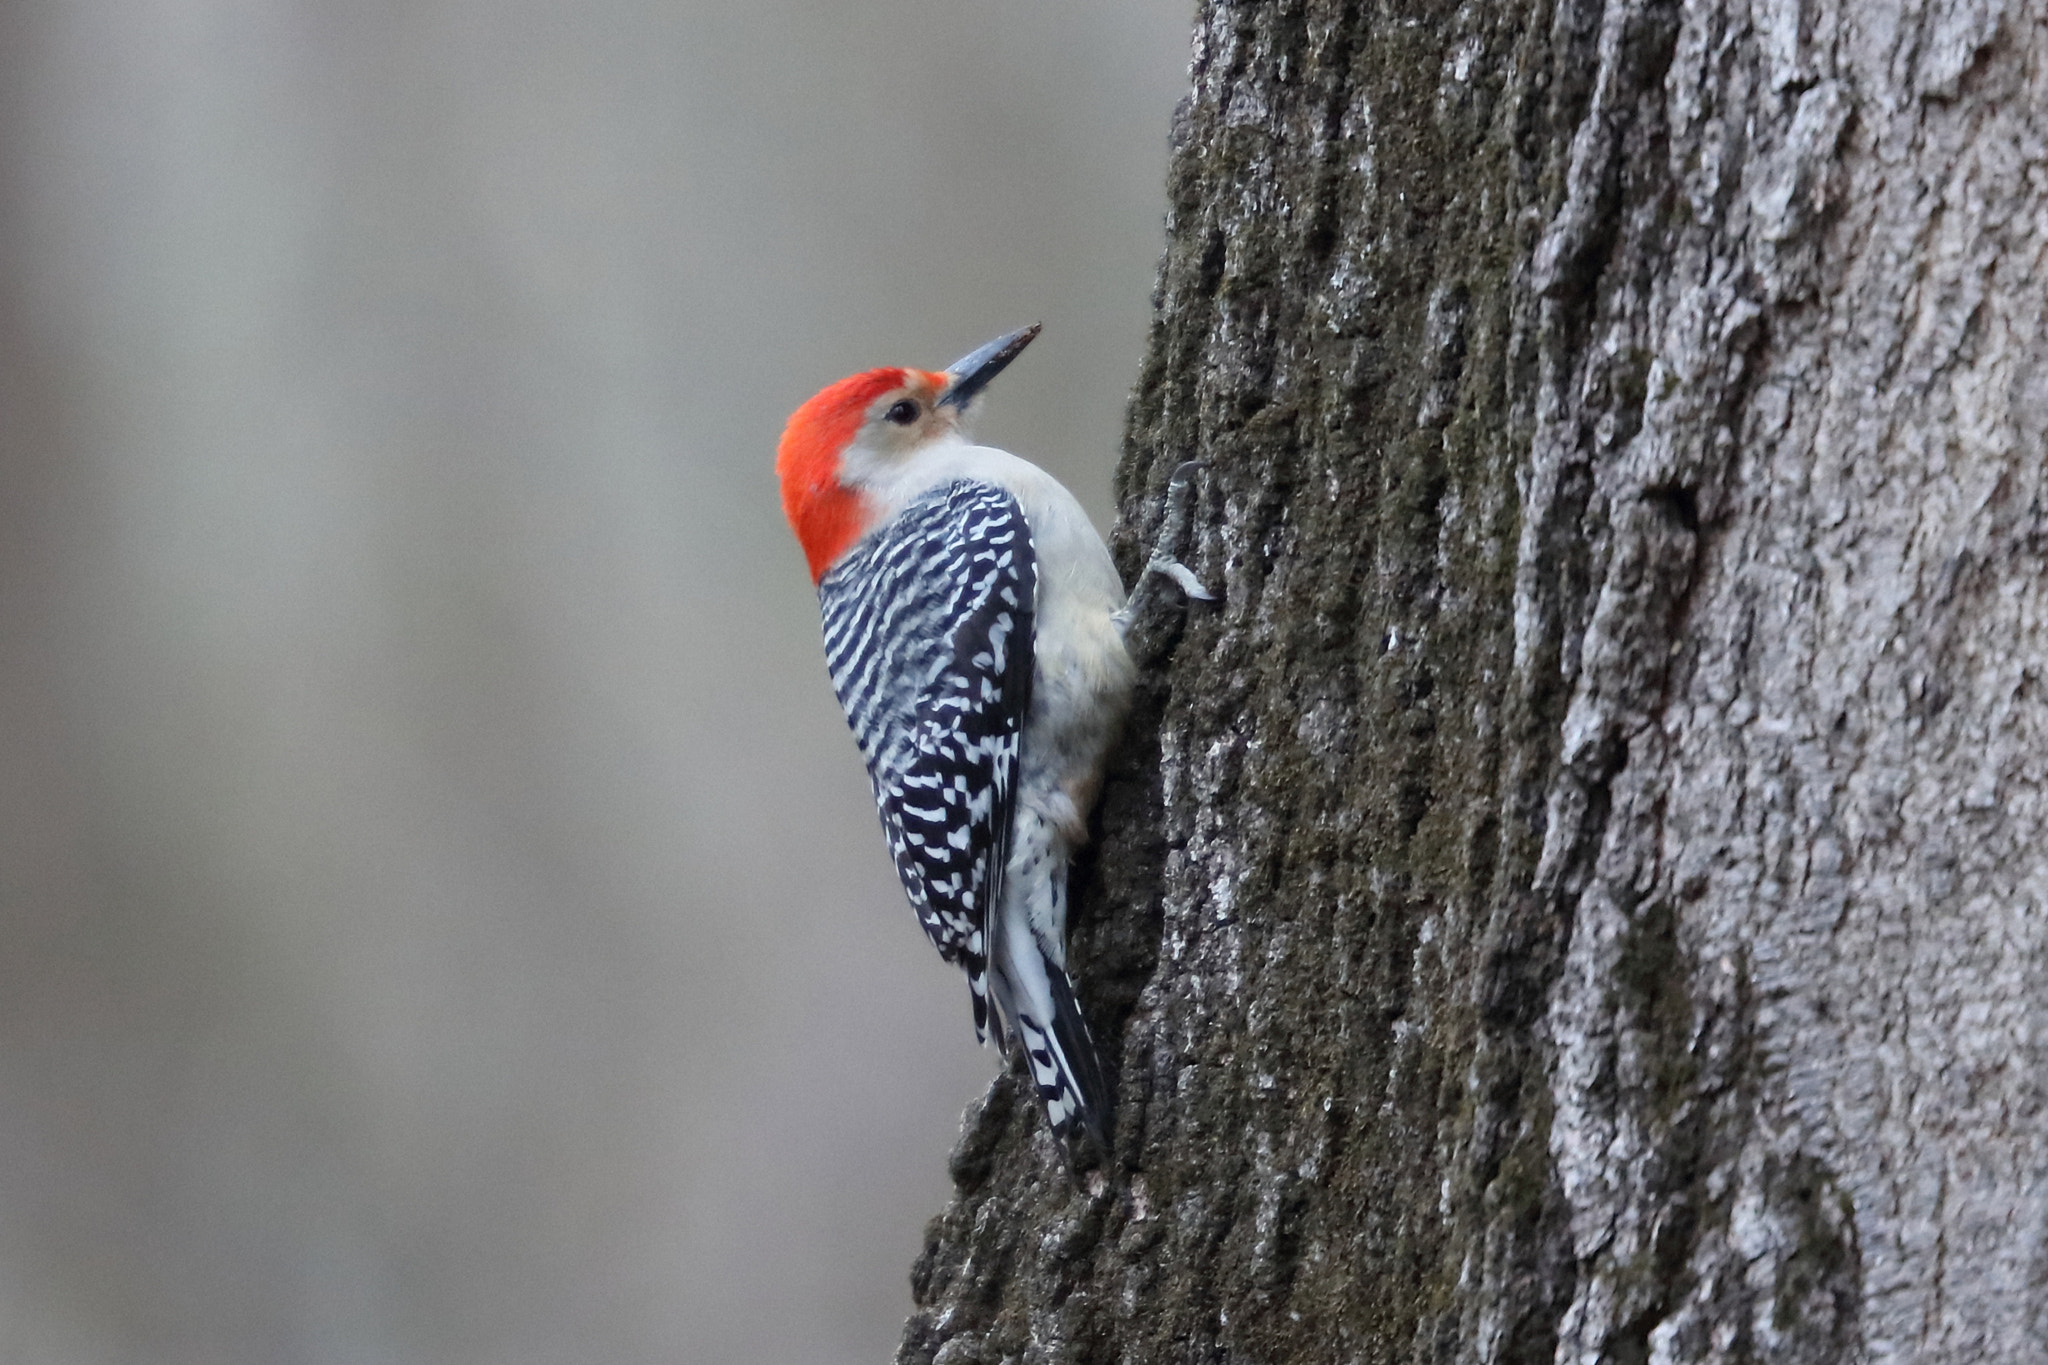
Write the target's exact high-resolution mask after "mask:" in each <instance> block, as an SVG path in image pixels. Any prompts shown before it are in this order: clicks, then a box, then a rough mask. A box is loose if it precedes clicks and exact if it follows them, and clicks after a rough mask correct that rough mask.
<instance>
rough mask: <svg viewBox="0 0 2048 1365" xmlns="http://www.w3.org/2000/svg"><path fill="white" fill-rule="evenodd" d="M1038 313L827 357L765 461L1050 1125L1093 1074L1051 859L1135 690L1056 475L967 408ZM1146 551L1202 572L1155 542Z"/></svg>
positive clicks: (905, 799)
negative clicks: (895, 348)
mask: <svg viewBox="0 0 2048 1365" xmlns="http://www.w3.org/2000/svg"><path fill="white" fill-rule="evenodd" d="M1037 335H1038V328H1037V327H1027V328H1024V329H1023V330H1021V331H1017V332H1012V333H1010V334H1009V335H1008V336H1005V337H1001V338H998V339H997V340H995V341H992V342H990V343H989V344H988V345H986V346H984V347H982V348H981V349H979V350H977V351H975V352H973V353H972V354H970V355H968V356H966V357H964V358H962V359H961V360H959V361H958V362H956V363H955V364H953V365H952V366H950V367H949V368H947V369H945V370H942V371H931V370H914V369H896V368H889V369H879V370H869V371H867V372H866V373H865V374H857V375H854V376H852V377H851V378H848V379H842V380H840V381H839V382H838V383H837V384H834V385H832V386H830V387H829V388H827V389H825V390H823V391H822V392H820V393H819V394H817V395H816V396H815V397H813V398H812V399H811V400H810V401H809V402H807V403H805V404H804V405H803V406H802V407H800V408H798V409H797V410H796V412H795V413H794V414H793V415H792V416H791V417H790V419H789V425H788V427H787V429H786V430H785V431H784V432H783V436H782V444H781V448H780V450H779V452H778V454H777V458H776V472H777V473H778V474H779V475H780V477H781V480H782V506H783V510H784V511H785V512H786V513H787V514H788V516H789V523H790V526H791V527H792V528H794V529H795V531H796V535H797V539H798V540H799V541H801V542H802V544H803V549H804V554H805V555H806V557H807V558H808V559H809V561H810V568H811V578H812V580H813V581H814V582H815V583H816V584H817V585H818V598H819V602H820V604H821V606H822V608H823V614H824V630H825V662H826V666H827V668H828V669H829V670H830V672H831V675H832V686H833V690H834V691H836V692H837V693H838V694H839V703H840V705H841V706H842V707H844V708H845V711H846V719H847V722H848V724H850V725H851V726H852V727H853V734H854V738H855V739H856V740H857V741H859V744H860V750H861V754H862V756H863V757H864V758H866V760H867V766H868V773H869V775H870V776H871V777H872V778H873V779H874V786H875V802H876V804H877V805H878V806H879V807H880V808H881V813H882V830H883V832H884V834H886V835H887V836H888V841H889V850H890V852H891V853H892V854H893V855H894V856H895V860H896V871H897V875H898V876H899V877H900V878H901V879H902V882H903V889H904V891H905V892H906V893H907V894H908V895H909V897H910V904H911V906H912V908H913V909H915V910H916V912H917V917H918V922H919V923H921V924H922V925H923V926H924V931H925V933H926V934H927V935H929V936H930V938H931V941H932V943H933V944H934V945H935V946H936V947H937V948H938V950H939V955H940V956H941V957H943V958H944V959H945V960H946V961H948V962H952V963H956V964H958V965H959V967H960V968H961V969H962V970H963V971H965V972H966V974H967V983H968V987H969V989H970V991H971V992H972V994H973V1003H974V1027H975V1032H976V1034H977V1036H979V1037H981V1038H983V1039H984V1040H986V1038H987V1037H988V1034H989V1033H990V1032H991V1031H993V1032H994V1034H995V1037H996V1044H997V1046H998V1047H1002V1046H1003V1045H1004V1039H1005V1034H1006V1032H1007V1033H1010V1034H1014V1035H1015V1036H1016V1038H1017V1039H1018V1041H1019V1043H1020V1045H1021V1046H1022V1048H1023V1051H1024V1056H1025V1058H1026V1061H1027V1062H1028V1064H1029V1068H1030V1075H1031V1080H1032V1083H1033V1084H1034V1085H1035V1086H1036V1087H1037V1089H1038V1095H1039V1098H1040V1099H1041V1100H1042V1101H1044V1104H1045V1112H1046V1117H1047V1118H1048V1119H1049V1120H1050V1121H1051V1124H1052V1129H1053V1132H1054V1133H1055V1134H1056V1135H1058V1136H1060V1137H1062V1138H1064V1137H1066V1136H1067V1135H1068V1134H1069V1133H1070V1132H1072V1130H1073V1127H1074V1125H1075V1123H1076V1122H1079V1123H1080V1124H1081V1125H1082V1126H1083V1127H1084V1128H1086V1129H1087V1130H1088V1131H1089V1132H1090V1133H1091V1134H1092V1135H1093V1136H1094V1137H1095V1138H1096V1140H1097V1141H1098V1142H1104V1143H1105V1144H1106V1142H1107V1133H1108V1120H1109V1111H1110V1101H1111V1096H1110V1094H1109V1092H1108V1089H1107V1085H1106V1083H1105V1081H1104V1078H1103V1071H1102V1063H1101V1060H1100V1058H1099V1057H1098V1056H1097V1055H1096V1051H1095V1044H1094V1042H1093V1040H1092V1039H1091V1038H1090V1037H1089V1033H1088V1025H1087V1023H1086V1021H1085V1020H1083V1018H1082V1016H1081V1009H1080V1005H1079V1003H1078V1002H1077V1001H1076V999H1075V997H1074V986H1073V982H1072V981H1071V980H1070V979H1069V978H1068V976H1067V967H1066V959H1067V952H1066V928H1067V862H1068V860H1069V858H1071V857H1072V855H1073V853H1074V851H1075V849H1077V848H1079V847H1080V846H1081V845H1082V844H1083V843H1085V842H1086V841H1087V837H1088V811H1089V807H1090V806H1092V805H1093V804H1094V801H1095V795H1096V791H1097V788H1098V787H1099V786H1100V785H1101V781H1102V766H1103V761H1104V759H1105V758H1106V757H1107V755H1108V751H1109V747H1110V744H1111V742H1112V741H1113V740H1114V739H1115V737H1116V731H1117V727H1118V725H1119V724H1120V723H1121V722H1122V720H1123V715H1124V711H1125V708H1126V706H1127V705H1128V702H1129V699H1130V691H1131V683H1132V679H1133V675H1134V672H1135V669H1134V666H1133V664H1132V661H1131V656H1130V654H1129V652H1128V651H1127V650H1126V649H1125V647H1124V629H1125V626H1126V623H1127V621H1128V619H1129V618H1128V614H1127V612H1126V607H1125V600H1124V589H1123V583H1122V581H1121V580H1120V579H1119V578H1118V577H1117V572H1116V566H1115V565H1114V564H1113V563H1112V562H1111V560H1110V557H1109V549H1108V547H1107V546H1105V545H1104V544H1103V543H1102V538H1101V536H1099V535H1097V534H1096V531H1095V527H1094V526H1093V525H1092V524H1091V523H1090V522H1089V520H1088V515H1087V513H1086V512H1084V511H1082V510H1081V504H1080V503H1078V502H1076V501H1075V499H1074V495H1073V494H1071V493H1069V492H1068V491H1067V490H1066V489H1065V488H1063V487H1061V486H1060V484H1059V483H1058V482H1057V481H1055V480H1054V479H1053V478H1052V476H1051V475H1049V474H1047V473H1046V472H1045V471H1044V470H1041V469H1039V468H1038V467H1037V466H1036V465H1033V464H1030V463H1028V462H1026V461H1024V460H1021V459H1018V458H1017V457H1016V456H1015V455H1011V454H1008V453H1006V452H1004V451H1000V450H994V449H991V448H989V447H987V446H978V445H975V444H973V443H972V442H971V441H970V440H969V439H968V438H967V435H966V433H965V431H964V429H963V424H964V422H965V419H966V417H967V414H968V409H969V408H970V406H971V405H972V404H973V402H974V400H975V398H976V397H978V396H979V395H980V393H981V391H982V389H983V388H984V387H985V386H986V385H987V383H988V381H989V380H990V379H992V378H994V377H995V375H996V374H997V372H999V371H1000V370H1001V369H1002V368H1003V367H1004V366H1005V365H1008V364H1009V363H1010V361H1011V360H1013V359H1015V358H1016V356H1017V353H1018V352H1020V351H1022V350H1023V349H1024V347H1025V346H1026V345H1028V344H1029V343H1030V341H1031V339H1032V338H1033V337H1035V336H1037ZM1148 570H1157V571H1160V572H1162V573H1164V574H1165V575H1166V576H1168V577H1170V578H1172V579H1173V580H1174V581H1176V582H1178V583H1180V585H1181V586H1182V587H1183V588H1184V589H1186V590H1187V591H1189V592H1190V593H1191V594H1193V595H1195V596H1198V597H1205V598H1206V597H1207V596H1208V594H1207V593H1206V592H1203V591H1202V589H1201V586H1200V584H1199V583H1197V582H1196V581H1195V579H1194V577H1193V575H1192V574H1190V573H1188V571H1187V570H1186V569H1183V568H1182V567H1181V566H1180V565H1179V564H1177V563H1175V562H1173V561H1172V558H1171V556H1170V555H1155V556H1154V558H1153V561H1152V563H1151V564H1150V565H1149V566H1148ZM1149 577H1150V574H1149V572H1148V580H1149ZM991 997H993V1001H994V1006H995V1008H994V1010H993V1011H991V1010H990V1008H989V1005H990V1000H991Z"/></svg>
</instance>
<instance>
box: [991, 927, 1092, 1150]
mask: <svg viewBox="0 0 2048 1365" xmlns="http://www.w3.org/2000/svg"><path fill="white" fill-rule="evenodd" d="M1020 946H1021V947H1022V949H1023V951H1022V952H1021V953H1019V954H1018V956H1019V957H1021V958H1024V959H1025V960H1024V961H1022V962H1017V961H1015V960H1014V959H1013V962H1012V964H1011V965H1012V968H1013V970H1014V971H1015V975H1016V976H1017V977H1019V978H1022V979H1020V980H1013V981H1010V982H1008V983H1006V984H1007V985H1008V986H1009V987H1010V989H1009V991H1008V992H1007V994H1008V995H1009V996H1010V999H1009V1001H1008V1002H1006V1003H1007V1004H1008V1006H1009V1008H1008V1009H1006V1010H1005V1013H1007V1014H1008V1015H1009V1016H1010V1019H1011V1021H1012V1022H1013V1023H1014V1025H1015V1026H1016V1031H1017V1037H1018V1041H1019V1042H1020V1043H1022V1044H1023V1047H1024V1061H1025V1064H1026V1065H1027V1066H1029V1067H1030V1069H1031V1083H1032V1085H1034V1086H1035V1087H1037V1090H1038V1098H1039V1101H1040V1102H1041V1103H1043V1104H1044V1105H1045V1117H1046V1120H1047V1122H1049V1123H1050V1124H1051V1125H1052V1131H1053V1136H1055V1137H1058V1138H1062V1139H1064V1138H1066V1137H1067V1136H1068V1135H1069V1134H1071V1133H1072V1132H1073V1131H1074V1128H1075V1126H1076V1125H1079V1126H1080V1127H1081V1128H1084V1129H1086V1130H1087V1132H1088V1134H1089V1136H1090V1137H1092V1138H1094V1139H1095V1141H1096V1143H1097V1144H1098V1145H1100V1146H1101V1147H1102V1148H1103V1150H1105V1151H1107V1150H1108V1148H1109V1119H1110V1111H1111V1107H1112V1105H1113V1103H1114V1097H1113V1096H1112V1095H1111V1093H1110V1089H1109V1083H1108V1081H1107V1080H1105V1079H1104V1076H1103V1070H1102V1056H1101V1054H1100V1053H1098V1052H1097V1051H1096V1050H1095V1039H1094V1037H1093V1036H1092V1035H1091V1034H1090V1033H1089V1032H1088V1021H1087V1020H1086V1019H1084V1018H1083V1017H1082V1016H1081V1002H1080V1001H1079V1000H1077V999H1076V998H1075V996H1074V983H1073V981H1072V980H1071V979H1070V978H1069V977H1068V976H1067V973H1066V969H1065V968H1064V967H1062V966H1060V965H1059V963H1057V962H1054V961H1053V960H1052V959H1051V958H1050V957H1048V956H1047V955H1046V954H1045V953H1043V952H1041V951H1040V950H1039V949H1038V946H1037V945H1036V944H1024V945H1020Z"/></svg>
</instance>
